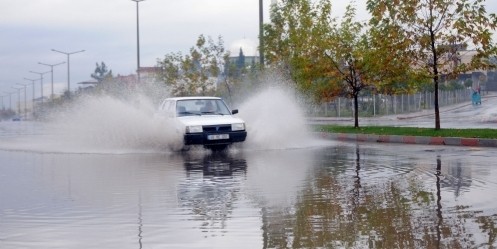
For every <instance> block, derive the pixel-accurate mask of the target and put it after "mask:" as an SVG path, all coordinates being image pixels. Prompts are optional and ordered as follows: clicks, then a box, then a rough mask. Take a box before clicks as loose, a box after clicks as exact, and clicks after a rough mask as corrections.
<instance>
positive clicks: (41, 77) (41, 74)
mask: <svg viewBox="0 0 497 249" xmlns="http://www.w3.org/2000/svg"><path fill="white" fill-rule="evenodd" d="M29 72H30V73H36V74H39V75H40V86H41V89H40V92H41V104H42V105H43V75H44V74H46V73H50V71H46V72H43V73H40V72H34V71H29Z"/></svg>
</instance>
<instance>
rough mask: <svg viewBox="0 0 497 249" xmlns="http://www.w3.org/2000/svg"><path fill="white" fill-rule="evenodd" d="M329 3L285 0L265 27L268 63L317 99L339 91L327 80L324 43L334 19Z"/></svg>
mask: <svg viewBox="0 0 497 249" xmlns="http://www.w3.org/2000/svg"><path fill="white" fill-rule="evenodd" d="M330 16H331V2H330V0H320V1H317V2H316V3H315V4H313V1H309V0H283V1H280V2H278V3H277V4H274V5H272V7H271V22H270V23H269V24H266V25H265V26H264V40H265V54H264V57H265V58H266V63H267V64H268V65H269V67H272V68H276V69H278V70H280V71H281V72H283V73H284V74H286V75H287V76H289V77H290V78H292V79H293V80H294V81H295V82H296V84H297V86H298V88H299V89H300V90H302V91H303V92H305V93H312V94H314V95H315V96H318V99H326V98H327V99H329V98H332V97H333V96H336V95H337V94H338V92H339V90H338V89H337V88H336V87H332V86H331V85H330V84H328V83H329V81H328V79H327V78H326V72H327V71H329V70H330V65H329V64H328V63H325V55H324V53H323V49H322V47H323V41H324V40H325V38H326V34H327V33H328V32H329V28H330V26H331V24H332V23H333V22H334V19H332V18H330Z"/></svg>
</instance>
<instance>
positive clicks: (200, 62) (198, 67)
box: [157, 35, 229, 96]
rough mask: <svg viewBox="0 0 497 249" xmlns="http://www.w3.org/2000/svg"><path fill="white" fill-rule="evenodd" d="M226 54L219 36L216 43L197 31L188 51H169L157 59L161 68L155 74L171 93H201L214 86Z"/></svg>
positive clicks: (226, 56)
mask: <svg viewBox="0 0 497 249" xmlns="http://www.w3.org/2000/svg"><path fill="white" fill-rule="evenodd" d="M228 56H229V52H226V51H225V49H224V42H223V40H222V38H221V37H218V41H217V43H216V42H214V41H213V40H212V38H210V37H208V38H207V39H206V38H205V37H204V35H200V36H199V37H198V39H197V42H196V44H195V46H194V47H192V48H190V53H189V54H188V55H185V56H183V55H182V54H181V52H177V53H170V54H167V55H166V56H165V58H164V59H163V60H161V61H158V63H157V64H158V66H159V67H160V68H161V69H162V70H161V73H160V74H159V76H158V78H159V79H160V80H162V81H163V82H165V84H166V85H168V86H169V87H170V89H171V93H172V94H173V95H175V96H189V95H198V94H200V95H205V94H207V93H209V92H211V91H213V90H214V87H215V84H216V82H217V77H218V76H219V74H220V72H221V68H222V67H223V66H224V63H225V61H226V60H227V58H228Z"/></svg>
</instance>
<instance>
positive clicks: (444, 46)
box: [367, 0, 497, 130]
mask: <svg viewBox="0 0 497 249" xmlns="http://www.w3.org/2000/svg"><path fill="white" fill-rule="evenodd" d="M484 2H485V1H484V0H473V1H471V0H405V1H400V0H368V1H367V8H368V10H369V12H370V13H371V14H372V18H371V22H370V24H371V25H372V26H381V25H395V26H396V27H399V29H398V32H399V34H401V36H402V37H403V38H402V39H403V40H404V42H405V47H406V49H407V50H408V52H409V53H410V56H409V59H410V60H411V61H410V65H411V66H412V68H413V69H414V70H416V73H417V74H418V77H420V78H429V79H431V80H432V82H433V85H434V93H435V103H434V106H435V129H436V130H439V129H440V111H439V104H438V90H439V82H440V78H441V76H442V75H456V74H458V73H460V72H465V71H469V70H476V69H486V68H489V67H491V66H492V65H491V64H490V63H489V61H488V58H490V56H491V55H494V54H495V53H496V48H495V45H494V44H493V43H492V33H491V31H493V30H495V28H496V25H497V18H496V16H495V14H490V15H488V14H487V13H486V10H485V5H484ZM385 42H389V41H388V40H385ZM468 45H470V46H473V47H474V50H475V54H474V55H473V56H472V59H471V61H470V62H468V63H465V62H463V61H462V60H460V54H459V51H460V48H461V47H465V46H468Z"/></svg>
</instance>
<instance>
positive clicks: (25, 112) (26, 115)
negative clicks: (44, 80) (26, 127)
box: [17, 83, 28, 118]
mask: <svg viewBox="0 0 497 249" xmlns="http://www.w3.org/2000/svg"><path fill="white" fill-rule="evenodd" d="M17 85H20V86H23V87H24V118H27V117H28V105H27V102H26V88H27V87H28V85H25V84H19V83H17Z"/></svg>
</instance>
